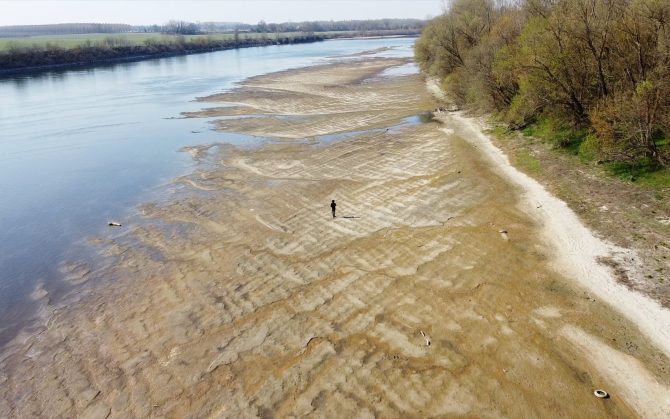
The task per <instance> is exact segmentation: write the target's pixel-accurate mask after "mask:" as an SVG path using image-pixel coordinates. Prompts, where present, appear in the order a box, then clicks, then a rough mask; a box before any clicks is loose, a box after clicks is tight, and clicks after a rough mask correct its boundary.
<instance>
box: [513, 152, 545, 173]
mask: <svg viewBox="0 0 670 419" xmlns="http://www.w3.org/2000/svg"><path fill="white" fill-rule="evenodd" d="M514 161H515V163H516V165H517V166H519V167H520V168H521V169H523V170H524V171H525V172H529V173H537V172H539V171H540V170H541V166H540V161H539V160H538V159H537V158H536V157H535V156H533V155H532V154H530V153H529V152H527V151H520V152H519V153H518V154H517V155H516V156H515V158H514Z"/></svg>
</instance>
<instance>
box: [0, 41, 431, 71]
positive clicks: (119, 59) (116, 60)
mask: <svg viewBox="0 0 670 419" xmlns="http://www.w3.org/2000/svg"><path fill="white" fill-rule="evenodd" d="M418 35H420V33H419V32H416V33H396V34H388V35H366V34H363V33H361V34H360V35H350V34H346V36H340V35H339V34H328V35H316V34H315V35H313V36H309V37H305V38H300V37H299V38H294V39H290V40H288V39H282V40H280V41H278V40H276V39H266V40H254V41H251V42H244V43H240V44H236V45H225V46H219V47H210V48H196V49H184V50H177V51H157V52H155V53H151V52H144V53H139V54H134V55H126V56H115V57H109V58H101V59H95V60H78V61H72V62H63V63H57V64H44V65H35V66H21V67H15V68H6V69H1V68H0V78H3V77H7V76H16V75H22V74H37V73H43V72H48V71H52V70H69V69H77V68H88V67H97V66H104V65H110V64H121V63H129V62H139V61H144V60H151V59H157V58H168V57H179V56H184V55H192V54H204V53H208V52H216V51H227V50H233V49H243V48H253V47H263V46H273V45H293V44H311V43H314V42H323V41H328V40H334V39H380V38H411V37H416V36H418ZM281 41H283V42H281Z"/></svg>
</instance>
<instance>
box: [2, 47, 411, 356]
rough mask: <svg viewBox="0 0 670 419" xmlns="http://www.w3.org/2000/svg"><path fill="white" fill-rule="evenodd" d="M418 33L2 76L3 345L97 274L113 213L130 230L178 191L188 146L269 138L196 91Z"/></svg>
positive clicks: (390, 51)
mask: <svg viewBox="0 0 670 419" xmlns="http://www.w3.org/2000/svg"><path fill="white" fill-rule="evenodd" d="M413 41H414V40H413V39H411V38H393V39H366V40H336V41H327V42H320V43H316V44H306V45H287V46H272V47H263V48H249V49H242V50H231V51H222V52H214V53H207V54H198V55H189V56H181V57H173V58H165V59H155V60H148V61H143V62H135V63H125V64H117V65H110V66H102V67H95V68H89V69H78V70H69V71H58V72H56V71H54V72H47V73H42V74H37V75H23V76H16V77H11V78H7V77H5V78H1V79H0V225H2V228H0V345H2V344H4V343H6V342H7V341H8V340H10V339H12V338H13V337H14V336H15V335H16V333H17V332H18V331H19V330H20V329H21V328H22V327H23V326H24V325H25V324H26V323H29V322H30V320H31V319H32V318H34V316H35V315H36V313H40V307H41V305H42V301H39V302H38V301H36V300H35V298H34V297H36V296H37V297H40V296H41V297H44V295H45V293H48V297H47V298H48V299H50V300H51V301H52V302H53V303H55V302H57V301H59V300H61V299H62V297H63V296H65V295H68V294H72V293H78V292H80V291H81V289H82V288H81V286H82V283H84V282H87V281H88V280H89V279H92V278H95V275H92V274H91V275H89V273H90V269H88V268H82V267H81V266H80V265H78V262H79V261H80V260H82V259H91V258H93V259H95V252H91V245H90V243H89V241H90V240H91V238H93V239H95V238H96V237H108V236H110V235H112V236H113V235H116V234H118V233H120V231H116V230H113V229H112V230H111V231H110V229H109V228H108V227H107V222H108V221H120V222H122V223H123V224H124V228H123V230H125V229H126V228H127V227H128V226H129V225H132V224H133V223H135V222H138V221H140V222H141V220H138V218H137V215H138V214H137V211H136V210H135V208H136V206H137V205H138V204H140V203H141V202H145V201H149V200H163V199H170V196H171V194H170V192H169V191H170V188H169V187H166V186H165V185H167V184H169V182H170V181H171V179H172V178H174V177H175V176H178V175H180V174H185V173H188V172H190V171H191V170H192V161H191V158H190V156H189V155H188V154H187V153H182V152H180V149H181V148H182V147H184V146H187V145H193V144H203V143H211V142H222V143H228V144H237V145H243V146H258V145H259V144H262V143H263V142H265V141H267V139H266V138H263V137H254V136H248V135H241V134H234V133H221V132H218V133H217V132H214V131H212V130H211V129H210V128H211V124H210V123H209V122H208V120H206V119H184V118H181V117H180V114H181V113H182V112H185V111H198V110H200V109H201V107H202V105H201V104H199V103H196V102H194V99H195V98H196V97H198V96H205V95H211V94H213V93H217V92H220V91H222V90H226V89H230V88H231V87H233V86H234V85H235V83H238V82H240V81H242V80H244V79H245V78H247V77H251V76H256V75H259V74H265V73H268V72H272V71H279V70H284V69H288V68H294V67H301V66H305V65H311V64H316V63H321V62H327V61H329V60H332V59H337V57H340V56H349V55H351V54H356V53H359V52H360V51H368V50H375V51H376V54H377V55H380V54H381V55H383V56H402V57H409V56H411V55H412V50H411V45H412V43H413ZM328 57H333V58H328ZM166 192H167V193H166ZM83 273H87V274H86V275H83V276H82V274H83ZM68 279H70V280H69V281H68ZM72 285H76V286H75V287H72Z"/></svg>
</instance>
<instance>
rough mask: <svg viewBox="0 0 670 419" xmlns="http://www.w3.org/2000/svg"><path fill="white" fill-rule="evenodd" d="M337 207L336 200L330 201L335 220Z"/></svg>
mask: <svg viewBox="0 0 670 419" xmlns="http://www.w3.org/2000/svg"><path fill="white" fill-rule="evenodd" d="M336 206H337V204H336V203H335V200H334V199H333V200H332V201H330V209H331V210H333V218H335V207H336Z"/></svg>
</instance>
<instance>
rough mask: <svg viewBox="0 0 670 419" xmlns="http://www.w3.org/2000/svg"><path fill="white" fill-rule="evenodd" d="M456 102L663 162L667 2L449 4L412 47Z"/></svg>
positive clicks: (623, 158) (590, 149) (668, 65)
mask: <svg viewBox="0 0 670 419" xmlns="http://www.w3.org/2000/svg"><path fill="white" fill-rule="evenodd" d="M415 54H416V58H417V61H418V62H419V65H420V66H421V68H422V70H423V71H424V72H426V73H429V74H431V75H434V76H437V77H439V78H440V79H441V80H442V82H443V86H444V88H445V90H446V91H447V93H448V94H449V95H450V96H451V98H452V99H453V100H454V101H455V102H456V103H457V104H458V105H459V106H466V107H470V108H473V109H478V110H482V111H486V112H495V113H496V114H497V115H499V116H500V117H501V118H502V119H503V120H505V121H506V122H507V123H508V124H509V126H510V128H513V129H523V128H526V127H529V126H532V125H533V124H538V123H545V124H546V123H547V121H550V125H551V126H553V127H554V128H555V131H556V132H566V128H567V129H568V132H570V133H571V135H558V136H557V138H556V141H557V145H558V146H561V147H577V149H578V151H579V153H580V154H582V155H584V156H587V157H591V158H598V159H602V160H608V161H620V162H634V163H635V162H650V163H651V164H653V165H655V166H657V167H668V166H670V145H668V139H669V138H670V2H668V1H667V0H517V1H495V0H454V1H453V2H451V3H450V6H449V8H448V9H447V10H446V11H445V13H444V14H443V15H441V16H439V17H437V18H435V19H433V20H432V21H430V22H429V23H428V25H427V26H426V28H425V29H424V31H423V33H422V35H421V37H420V39H419V40H418V41H417V43H416V45H415Z"/></svg>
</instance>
